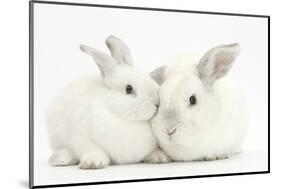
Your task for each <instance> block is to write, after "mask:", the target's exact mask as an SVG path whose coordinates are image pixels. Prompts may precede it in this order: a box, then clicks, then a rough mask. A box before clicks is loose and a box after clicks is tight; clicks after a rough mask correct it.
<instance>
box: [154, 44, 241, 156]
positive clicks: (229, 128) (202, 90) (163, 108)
mask: <svg viewBox="0 0 281 189" xmlns="http://www.w3.org/2000/svg"><path fill="white" fill-rule="evenodd" d="M234 48H235V49H234ZM217 51H218V52H219V53H220V54H219V56H222V57H219V58H222V59H219V61H222V62H219V63H222V64H225V66H224V65H220V66H224V67H223V69H222V68H219V67H218V66H217V67H216V66H215V60H214V59H215V58H216V53H217ZM238 51H239V46H237V44H234V45H232V46H231V45H228V46H220V47H218V48H214V49H212V50H211V51H209V52H208V53H207V56H212V58H211V59H208V61H206V60H204V62H202V59H201V61H200V63H199V64H197V62H198V61H199V59H197V60H189V59H180V60H178V61H177V62H175V63H174V64H172V65H170V66H167V68H166V69H165V70H164V73H163V74H164V78H165V79H164V82H163V83H162V85H161V86H160V89H159V98H160V106H159V109H158V112H157V114H156V116H155V117H154V118H153V120H152V128H153V131H154V133H155V135H156V137H157V138H158V141H159V145H160V147H161V148H162V149H163V150H164V151H165V152H166V153H167V155H168V156H169V157H170V158H171V159H172V160H175V161H192V160H212V159H220V158H225V157H228V156H230V155H232V154H234V153H236V152H239V151H240V149H241V145H242V143H243V139H244V137H245V134H246V131H247V108H246V102H245V98H244V96H243V91H242V89H241V88H240V87H239V86H237V84H236V82H234V81H233V80H231V79H230V78H229V76H224V75H225V74H226V73H227V71H228V70H229V69H230V67H231V65H230V64H232V62H233V60H234V59H235V57H236V56H237V55H238ZM225 52H226V53H225ZM224 53H225V54H224ZM229 56H231V58H232V59H230V58H229ZM214 57H215V58H214ZM205 58H206V56H205V57H204V59H205ZM207 58H210V57H207ZM202 63H204V64H205V63H206V64H208V65H207V68H208V70H207V71H208V73H206V72H204V74H205V75H206V76H205V75H204V74H202V72H203V71H205V70H200V69H201V68H200V66H199V65H200V64H202ZM209 64H213V65H209ZM201 66H202V65H201ZM203 67H204V66H203ZM205 68H206V66H205ZM215 68H219V69H220V70H214V69H215ZM200 72H201V76H202V75H203V76H204V78H200ZM209 72H210V73H209ZM208 74H209V75H208ZM210 76H212V78H211V77H210ZM215 76H216V77H217V78H216V79H214V77H215ZM223 76H224V77H223ZM208 78H210V79H208ZM191 95H195V96H196V98H197V103H196V104H195V105H190V103H189V97H190V96H191ZM174 131H175V132H174ZM168 133H173V134H172V135H170V136H169V134H168Z"/></svg>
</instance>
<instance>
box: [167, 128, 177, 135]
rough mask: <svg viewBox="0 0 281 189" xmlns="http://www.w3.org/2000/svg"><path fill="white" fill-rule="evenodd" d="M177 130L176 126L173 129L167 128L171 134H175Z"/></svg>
mask: <svg viewBox="0 0 281 189" xmlns="http://www.w3.org/2000/svg"><path fill="white" fill-rule="evenodd" d="M176 131H177V128H176V127H172V128H171V129H167V134H168V135H169V136H171V135H173V134H174V133H175V132H176Z"/></svg>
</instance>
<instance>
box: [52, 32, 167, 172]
mask: <svg viewBox="0 0 281 189" xmlns="http://www.w3.org/2000/svg"><path fill="white" fill-rule="evenodd" d="M106 44H107V46H108V48H109V49H110V51H111V55H112V57H111V56H109V55H107V54H105V53H103V52H101V51H99V50H96V49H94V48H91V47H88V46H85V45H81V46H80V48H81V50H82V51H83V52H85V53H86V54H89V55H90V56H92V57H93V58H94V60H95V62H96V64H97V65H98V68H99V70H100V72H101V75H102V77H85V78H82V79H80V80H77V81H74V82H72V83H70V84H69V85H68V86H67V87H66V88H65V89H64V90H63V91H62V93H61V95H60V96H58V97H56V98H55V99H54V101H53V102H52V103H51V104H50V106H49V108H48V111H47V129H48V134H49V139H50V146H51V148H52V150H53V154H52V155H51V157H50V159H49V163H50V164H51V165H53V166H66V165H76V164H78V163H79V168H81V169H97V168H103V167H105V166H107V165H109V164H127V163H136V162H140V161H142V160H144V158H146V159H145V160H146V161H148V162H153V160H155V157H154V156H155V155H154V154H155V153H154V150H155V152H157V153H158V154H159V152H158V150H157V140H156V138H155V136H154V135H153V133H152V129H151V127H150V124H149V122H148V121H149V120H150V119H151V118H152V116H153V115H154V114H155V112H156V111H157V106H158V88H159V86H158V84H157V83H156V82H155V81H154V80H153V79H152V78H151V77H150V76H149V75H148V74H144V73H142V72H140V71H139V70H137V69H136V68H134V66H133V65H132V58H131V55H130V52H129V49H128V47H127V46H126V45H125V44H124V43H123V42H122V41H121V40H120V39H119V38H117V37H114V36H109V37H108V38H107V40H106ZM160 154H161V152H160ZM164 158H165V157H164ZM156 159H157V157H156ZM164 160H165V159H164ZM159 161H160V160H159Z"/></svg>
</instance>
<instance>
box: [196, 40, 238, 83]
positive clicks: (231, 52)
mask: <svg viewBox="0 0 281 189" xmlns="http://www.w3.org/2000/svg"><path fill="white" fill-rule="evenodd" d="M239 52H240V46H239V44H238V43H234V44H229V45H221V46H218V47H214V48H212V49H210V50H209V51H208V52H207V53H206V54H205V55H204V56H203V58H202V59H201V60H200V62H199V64H198V65H197V70H198V72H199V76H200V78H201V80H202V81H203V83H205V84H207V85H208V86H211V85H212V84H213V83H214V82H215V81H216V80H217V79H219V78H221V77H223V76H225V75H226V74H227V73H228V71H229V70H230V68H231V67H232V65H233V62H234V60H235V59H236V57H237V56H238V54H239Z"/></svg>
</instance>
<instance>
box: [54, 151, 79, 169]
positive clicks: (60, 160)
mask: <svg viewBox="0 0 281 189" xmlns="http://www.w3.org/2000/svg"><path fill="white" fill-rule="evenodd" d="M49 163H50V164H51V165H52V166H70V165H77V164H78V159H77V158H76V157H75V156H74V154H73V152H71V151H70V150H68V149H66V148H64V149H60V150H57V151H55V152H54V153H53V154H52V155H51V157H50V158H49Z"/></svg>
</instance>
